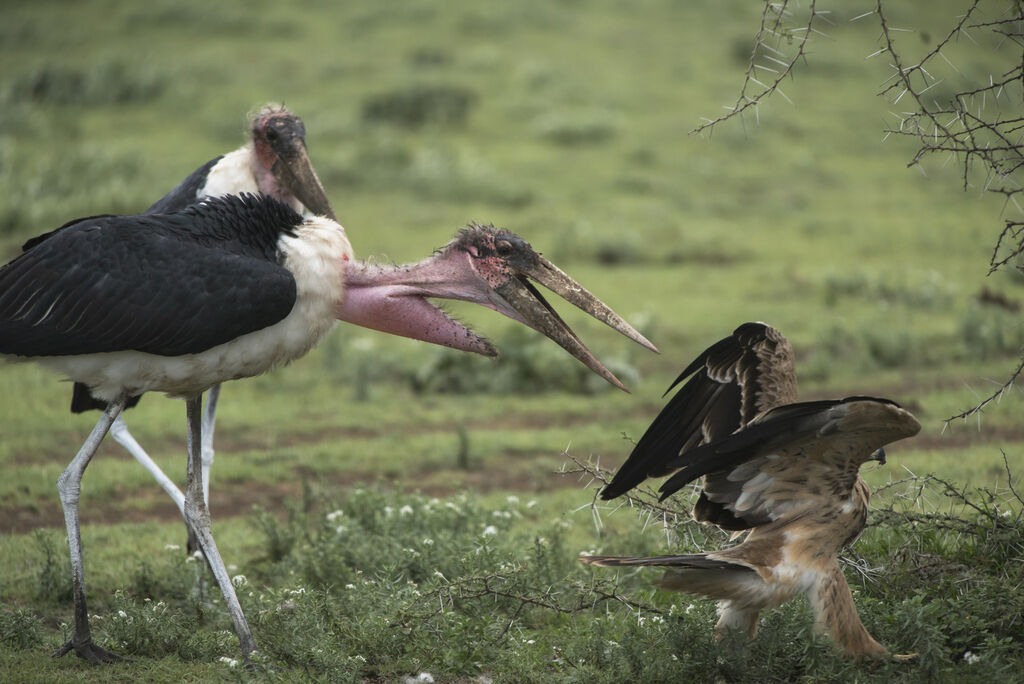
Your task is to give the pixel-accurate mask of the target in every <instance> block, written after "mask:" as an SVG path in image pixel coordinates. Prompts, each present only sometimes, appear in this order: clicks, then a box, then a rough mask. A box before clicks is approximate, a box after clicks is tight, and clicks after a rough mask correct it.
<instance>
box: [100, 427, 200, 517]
mask: <svg viewBox="0 0 1024 684" xmlns="http://www.w3.org/2000/svg"><path fill="white" fill-rule="evenodd" d="M110 436H111V437H113V438H114V439H115V440H116V441H117V443H118V444H120V445H121V446H123V447H124V448H125V449H126V450H127V451H128V453H130V454H131V455H132V456H134V457H135V460H136V461H138V462H139V463H141V464H142V467H143V468H145V469H146V470H148V471H149V474H150V475H152V476H153V479H155V480H156V481H157V483H158V484H159V485H160V486H161V487H162V488H163V490H164V491H165V492H167V495H168V496H169V497H171V499H172V500H173V501H174V505H175V506H177V507H178V510H179V511H180V512H181V515H182V517H184V516H185V495H184V494H182V493H181V490H180V489H178V485H176V484H174V482H173V481H172V480H171V478H169V477H167V475H165V474H164V471H163V470H161V469H160V466H158V465H157V464H156V461H154V460H153V459H152V458H150V457H149V454H147V453H146V450H145V449H143V448H142V445H140V444H139V443H138V442H137V441H136V440H135V437H133V436H132V433H131V432H129V431H128V426H127V425H126V424H125V422H124V416H118V417H117V420H115V421H114V424H113V425H111V426H110Z"/></svg>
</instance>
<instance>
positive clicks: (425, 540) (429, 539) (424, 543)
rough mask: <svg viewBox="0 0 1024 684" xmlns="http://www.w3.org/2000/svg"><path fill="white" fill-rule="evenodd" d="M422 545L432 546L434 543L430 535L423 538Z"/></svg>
mask: <svg viewBox="0 0 1024 684" xmlns="http://www.w3.org/2000/svg"><path fill="white" fill-rule="evenodd" d="M423 545H424V546H433V545H434V540H433V539H431V538H430V537H427V538H426V539H424V540H423Z"/></svg>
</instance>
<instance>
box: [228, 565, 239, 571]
mask: <svg viewBox="0 0 1024 684" xmlns="http://www.w3.org/2000/svg"><path fill="white" fill-rule="evenodd" d="M237 569H238V566H237V565H229V566H228V570H229V571H231V572H234V571H235V570H237Z"/></svg>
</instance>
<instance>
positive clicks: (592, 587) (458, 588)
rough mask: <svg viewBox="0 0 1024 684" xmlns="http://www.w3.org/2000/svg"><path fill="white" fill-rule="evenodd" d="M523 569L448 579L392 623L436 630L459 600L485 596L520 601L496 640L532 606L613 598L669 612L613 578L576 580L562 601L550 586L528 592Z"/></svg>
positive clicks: (571, 606) (586, 606) (572, 605)
mask: <svg viewBox="0 0 1024 684" xmlns="http://www.w3.org/2000/svg"><path fill="white" fill-rule="evenodd" d="M520 572H522V571H511V572H495V573H491V574H489V575H478V576H474V577H460V578H458V579H455V580H452V581H450V582H445V583H443V584H441V585H440V586H438V587H436V588H435V589H433V590H431V591H429V592H427V593H425V594H423V595H422V596H419V597H417V599H416V602H415V604H414V606H413V607H412V608H410V610H408V611H405V612H403V613H401V614H400V615H399V617H398V619H397V620H395V622H394V623H392V625H391V626H392V627H401V628H402V629H405V630H406V631H407V632H408V633H410V634H411V633H412V632H413V631H414V630H416V629H417V628H419V627H423V626H426V627H427V628H428V629H433V628H434V626H433V620H434V619H435V618H437V617H438V616H439V615H442V614H444V613H446V612H448V611H450V610H452V609H453V607H454V604H455V603H456V602H457V601H459V602H461V601H473V600H477V599H486V598H490V599H495V598H503V599H507V600H509V601H514V602H518V604H519V605H518V606H517V607H516V608H515V610H514V611H513V612H512V615H511V616H510V617H509V619H508V623H507V624H506V626H505V629H504V630H502V632H501V634H499V635H498V636H497V637H495V639H494V641H498V640H499V639H501V638H503V637H504V636H505V635H506V634H507V633H508V631H509V629H511V628H512V626H513V624H514V623H515V620H516V619H517V618H518V617H519V614H520V613H521V612H522V611H523V609H524V608H527V607H529V606H533V607H536V608H544V609H546V610H552V611H555V612H556V613H562V614H563V615H576V614H577V613H581V612H583V611H592V610H593V609H594V607H595V606H597V605H598V604H601V603H604V602H606V601H614V602H616V603H619V604H621V605H624V606H626V607H628V608H629V609H631V610H636V611H639V612H642V613H650V614H652V615H666V614H667V613H666V612H665V611H663V610H660V609H658V608H655V607H654V606H651V605H648V604H646V603H643V602H641V601H636V600H634V599H632V598H630V597H628V596H625V595H623V594H620V593H619V592H618V587H617V586H616V585H615V583H614V582H613V581H612V580H599V581H596V582H594V583H592V584H583V583H580V582H577V583H575V584H574V585H573V589H574V591H573V592H572V593H571V595H570V597H569V599H568V600H563V601H561V602H560V601H559V600H558V599H557V598H556V596H555V594H554V593H553V592H552V591H551V590H550V589H548V590H547V591H545V592H543V593H541V594H532V593H526V592H523V591H520V590H518V589H515V588H514V581H515V579H516V576H517V575H518V574H519V573H520ZM427 606H430V608H426V607H427ZM416 607H422V608H423V609H422V610H420V611H416V610H415V608H416Z"/></svg>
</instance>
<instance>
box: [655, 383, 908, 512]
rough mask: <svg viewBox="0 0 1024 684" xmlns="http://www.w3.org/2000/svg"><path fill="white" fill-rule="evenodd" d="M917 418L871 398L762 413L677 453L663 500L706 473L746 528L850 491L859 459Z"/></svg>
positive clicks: (718, 499)
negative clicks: (715, 474) (713, 477)
mask: <svg viewBox="0 0 1024 684" xmlns="http://www.w3.org/2000/svg"><path fill="white" fill-rule="evenodd" d="M920 429H921V425H920V423H918V422H917V420H916V419H915V418H914V417H913V416H912V415H911V414H910V413H909V412H907V411H905V410H904V409H902V408H900V407H899V406H898V405H897V404H896V403H894V402H891V401H889V400H887V399H876V398H873V397H850V398H847V399H838V400H829V401H812V402H803V403H797V404H789V405H786V406H781V407H779V408H776V409H772V410H771V411H768V412H766V413H764V414H762V415H761V416H759V417H758V418H756V419H755V420H753V421H751V422H750V423H749V424H748V425H747V426H746V428H744V429H743V430H740V431H738V432H736V433H734V434H732V435H730V436H728V437H725V438H723V439H720V440H716V441H714V442H711V443H708V444H704V445H702V446H699V447H697V448H696V449H693V450H692V451H690V452H688V453H685V454H682V455H681V456H680V457H679V459H678V460H677V461H670V462H669V465H670V466H672V467H678V468H679V472H677V473H676V474H675V475H673V476H672V477H671V478H669V479H668V480H666V481H665V482H664V483H663V484H662V486H661V492H662V498H664V497H667V496H669V495H670V494H672V493H673V492H675V491H677V490H679V489H680V488H681V487H683V486H684V485H686V484H687V483H689V482H692V481H693V480H695V479H697V478H698V477H700V476H701V475H705V474H707V473H708V472H712V471H715V472H720V473H722V476H721V477H720V478H719V481H718V483H717V486H715V487H713V488H712V487H709V488H708V489H707V490H706V494H707V496H708V498H709V499H710V500H711V501H713V502H714V503H716V504H718V505H721V506H722V507H724V508H725V509H726V510H728V511H729V512H730V513H731V514H732V515H734V516H735V517H736V518H737V519H738V520H740V521H741V522H743V523H745V525H746V526H747V527H753V526H757V525H764V524H767V523H769V522H772V521H775V520H778V519H779V518H781V517H782V516H784V515H786V514H788V513H789V512H791V511H793V510H795V509H800V510H803V509H805V508H809V507H814V506H815V505H816V504H815V501H816V500H817V501H821V500H822V499H823V498H824V497H832V500H834V499H837V498H840V497H847V496H849V494H850V492H851V491H852V489H853V487H854V483H855V482H856V481H857V472H858V470H859V468H860V466H861V464H862V463H864V462H865V461H867V460H869V459H870V458H871V456H872V454H873V453H874V452H875V450H877V449H878V448H880V447H882V446H883V445H885V444H888V443H889V442H893V441H896V440H898V439H903V438H905V437H910V436H912V435H915V434H917V432H918V431H919V430H920Z"/></svg>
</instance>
